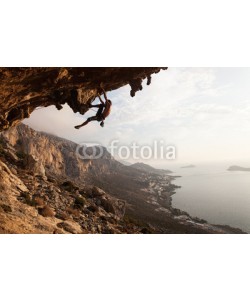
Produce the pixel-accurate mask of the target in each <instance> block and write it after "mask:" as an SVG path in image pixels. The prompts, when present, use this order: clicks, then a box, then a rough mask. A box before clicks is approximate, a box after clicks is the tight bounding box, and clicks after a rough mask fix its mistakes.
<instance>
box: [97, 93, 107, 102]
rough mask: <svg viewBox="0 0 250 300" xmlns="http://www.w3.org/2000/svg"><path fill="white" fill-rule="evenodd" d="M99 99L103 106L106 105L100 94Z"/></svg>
mask: <svg viewBox="0 0 250 300" xmlns="http://www.w3.org/2000/svg"><path fill="white" fill-rule="evenodd" d="M98 98H99V100H100V101H101V103H102V104H105V103H104V102H103V100H102V98H101V96H100V94H98Z"/></svg>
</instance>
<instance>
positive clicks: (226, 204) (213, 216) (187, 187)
mask: <svg viewBox="0 0 250 300" xmlns="http://www.w3.org/2000/svg"><path fill="white" fill-rule="evenodd" d="M230 165H233V163H231V164H230V163H221V164H218V163H216V164H215V163H209V164H197V165H196V166H195V167H194V168H182V167H181V166H178V167H176V166H175V167H172V166H171V167H169V169H171V170H172V171H174V173H173V175H175V176H181V177H179V178H176V180H175V181H174V182H173V183H174V184H176V185H178V186H180V187H181V188H179V189H177V190H176V194H175V195H174V196H173V197H172V198H173V202H172V205H173V207H175V208H179V209H181V210H184V211H186V212H188V213H189V214H190V215H191V216H193V217H199V218H202V219H205V220H207V221H208V222H209V223H211V224H220V225H230V226H232V227H236V228H240V229H242V230H243V231H245V232H247V233H250V172H244V171H234V172H232V171H227V169H228V167H229V166H230ZM240 166H241V167H249V166H250V162H249V163H248V164H246V163H245V164H243V163H241V165H240Z"/></svg>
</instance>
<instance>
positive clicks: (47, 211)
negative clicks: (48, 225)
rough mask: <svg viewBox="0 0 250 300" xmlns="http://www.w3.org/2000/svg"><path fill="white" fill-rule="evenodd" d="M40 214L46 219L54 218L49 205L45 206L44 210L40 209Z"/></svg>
mask: <svg viewBox="0 0 250 300" xmlns="http://www.w3.org/2000/svg"><path fill="white" fill-rule="evenodd" d="M38 213H39V214H40V215H42V216H43V217H45V218H47V217H54V211H53V210H52V208H50V207H49V206H48V205H45V206H44V207H43V208H39V209H38Z"/></svg>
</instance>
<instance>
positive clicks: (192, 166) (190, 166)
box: [181, 165, 195, 169]
mask: <svg viewBox="0 0 250 300" xmlns="http://www.w3.org/2000/svg"><path fill="white" fill-rule="evenodd" d="M181 168H182V169H188V168H195V165H187V166H184V167H181Z"/></svg>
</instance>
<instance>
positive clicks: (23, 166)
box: [0, 124, 241, 233]
mask: <svg viewBox="0 0 250 300" xmlns="http://www.w3.org/2000/svg"><path fill="white" fill-rule="evenodd" d="M76 148H77V144H75V143H73V142H71V141H67V140H65V139H62V138H59V137H55V136H53V135H49V134H46V133H42V132H36V131H34V130H32V129H31V128H29V127H28V126H25V125H23V124H21V125H19V126H16V127H14V128H11V129H10V130H8V131H5V132H3V133H1V134H0V169H1V172H0V231H1V232H2V233H232V232H234V233H238V232H241V231H240V230H238V229H233V228H230V227H223V226H215V225H211V224H207V223H206V222H205V221H204V220H199V219H197V218H191V217H190V216H189V215H188V214H187V213H185V212H183V211H180V210H177V209H174V208H172V205H171V202H172V199H171V195H172V194H173V193H175V189H176V188H177V187H176V186H175V185H174V184H173V183H172V178H171V176H169V175H166V174H164V175H162V174H155V173H151V172H148V171H142V170H138V169H136V168H133V167H130V166H124V165H123V164H121V163H120V162H117V161H116V160H115V159H114V158H113V157H111V155H110V154H109V153H108V151H107V150H106V149H105V148H104V153H103V156H102V157H101V158H99V159H93V160H91V159H88V160H86V159H83V160H82V159H80V158H79V157H78V155H77V152H76Z"/></svg>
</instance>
